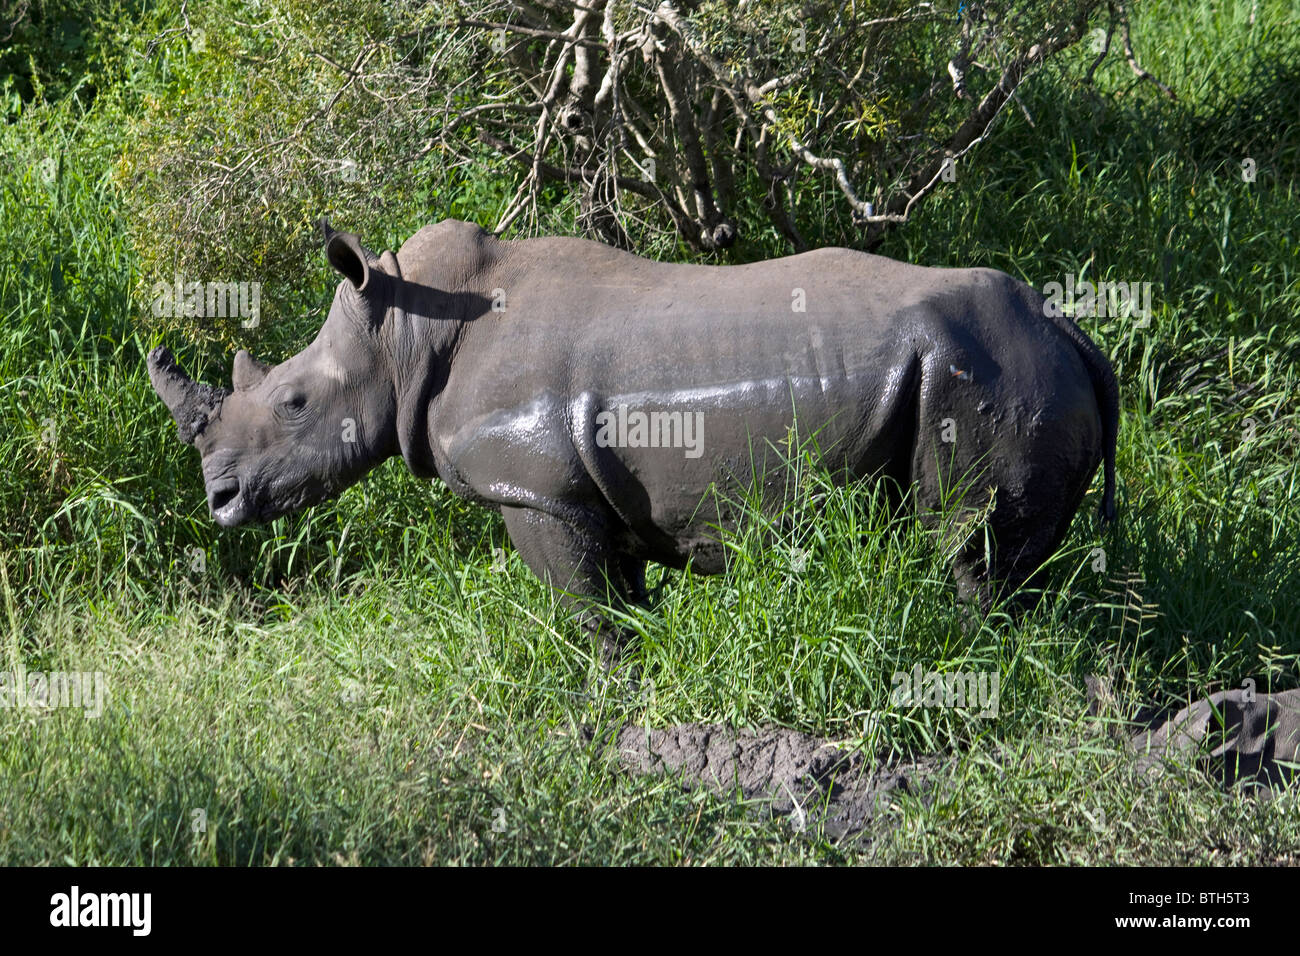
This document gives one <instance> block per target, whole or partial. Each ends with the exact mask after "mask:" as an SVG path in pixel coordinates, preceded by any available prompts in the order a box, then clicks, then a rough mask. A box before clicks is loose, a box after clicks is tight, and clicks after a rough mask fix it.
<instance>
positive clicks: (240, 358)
mask: <svg viewBox="0 0 1300 956" xmlns="http://www.w3.org/2000/svg"><path fill="white" fill-rule="evenodd" d="M269 371H271V366H269V365H265V364H263V363H262V362H259V361H258V360H257V359H255V358H253V356H252V355H251V354H249V352H248V350H247V349H240V350H239V351H238V352H236V353H235V371H234V385H235V391H237V392H243V391H246V390H247V389H250V388H256V387H257V386H258V385H260V384H262V379H264V378H266V373H267V372H269Z"/></svg>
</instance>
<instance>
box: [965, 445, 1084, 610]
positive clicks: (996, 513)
mask: <svg viewBox="0 0 1300 956" xmlns="http://www.w3.org/2000/svg"><path fill="white" fill-rule="evenodd" d="M1094 470H1095V468H1090V469H1085V470H1084V471H1082V473H1081V474H1080V475H1076V476H1073V477H1072V478H1071V477H1067V476H1061V480H1060V482H1059V484H1058V483H1056V482H1053V484H1054V485H1056V487H1053V488H1051V489H1047V488H1042V487H1038V488H1030V489H1028V490H1027V493H1026V494H1024V495H1021V496H1018V497H1011V496H1008V495H1006V494H1005V493H1003V494H1001V495H1000V496H999V498H998V500H997V502H996V504H995V506H994V508H993V511H992V513H991V514H990V515H989V517H988V522H987V530H988V536H987V539H986V537H985V535H984V533H983V528H980V529H978V530H977V531H976V532H975V533H974V534H972V535H971V536H970V538H969V539H968V540H967V541H966V542H965V544H964V546H963V547H962V548H961V549H960V550H958V552H957V554H956V556H955V557H954V558H953V561H952V572H953V577H954V579H955V580H956V582H957V589H958V595H959V596H960V598H961V599H962V600H964V601H968V602H970V603H972V604H977V605H978V606H979V609H980V611H981V612H982V613H985V614H987V613H988V611H989V610H990V609H991V608H992V606H993V604H994V603H995V602H996V601H998V600H999V599H1005V600H1006V601H1007V610H1009V611H1010V612H1011V613H1012V614H1013V615H1020V614H1023V613H1025V612H1027V611H1029V610H1031V609H1032V608H1033V607H1034V606H1035V605H1036V604H1037V603H1038V601H1039V600H1040V599H1041V597H1042V593H1043V591H1044V590H1045V588H1046V585H1047V568H1046V566H1045V565H1046V562H1047V561H1048V560H1049V559H1050V558H1051V557H1052V555H1053V554H1054V553H1055V552H1056V550H1057V549H1058V548H1059V547H1060V546H1061V543H1062V542H1063V541H1064V540H1065V537H1066V535H1067V534H1068V533H1069V530H1070V522H1071V521H1072V520H1073V519H1074V516H1075V514H1076V513H1077V512H1078V510H1079V505H1080V504H1081V503H1082V502H1083V498H1084V495H1085V494H1087V491H1088V485H1089V484H1090V482H1091V478H1092V472H1093V471H1094ZM989 557H991V558H992V567H989V561H988V559H989Z"/></svg>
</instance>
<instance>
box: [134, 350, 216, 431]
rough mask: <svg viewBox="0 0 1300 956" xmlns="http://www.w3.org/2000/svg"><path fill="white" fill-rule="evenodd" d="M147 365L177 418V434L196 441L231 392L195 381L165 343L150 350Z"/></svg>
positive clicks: (164, 402) (154, 385)
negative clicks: (177, 361)
mask: <svg viewBox="0 0 1300 956" xmlns="http://www.w3.org/2000/svg"><path fill="white" fill-rule="evenodd" d="M148 365H149V381H150V382H152V383H153V390H154V391H155V392H157V393H158V397H159V398H161V399H162V400H163V404H165V405H166V406H167V408H168V410H169V411H170V412H171V413H172V418H174V419H175V420H176V433H177V435H178V436H179V437H180V440H181V441H183V442H185V444H187V445H192V444H194V439H195V438H197V437H198V436H199V434H201V433H202V431H203V429H205V428H207V427H208V424H209V423H210V422H211V421H212V419H213V418H214V417H215V416H216V415H217V413H218V412H219V411H220V410H221V403H222V401H224V400H225V397H226V396H227V395H229V394H230V392H229V391H228V390H227V389H224V388H213V387H212V386H211V385H200V384H199V383H198V382H195V381H192V380H191V379H190V377H189V376H188V375H186V374H185V373H184V372H183V371H182V370H181V367H180V366H179V365H177V364H176V359H175V357H174V356H173V355H172V353H171V351H170V350H168V349H166V348H163V347H162V346H159V347H158V348H156V349H154V350H153V351H152V352H150V353H149V358H148Z"/></svg>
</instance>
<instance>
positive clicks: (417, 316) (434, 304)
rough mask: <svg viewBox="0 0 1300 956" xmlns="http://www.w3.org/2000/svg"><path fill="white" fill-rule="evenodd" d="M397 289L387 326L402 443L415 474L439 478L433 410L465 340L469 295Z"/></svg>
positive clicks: (403, 285) (404, 457)
mask: <svg viewBox="0 0 1300 956" xmlns="http://www.w3.org/2000/svg"><path fill="white" fill-rule="evenodd" d="M385 255H391V253H386V254H385ZM394 268H396V265H395V263H394ZM398 274H399V276H400V273H398ZM396 289H397V293H396V294H395V295H394V297H393V302H392V305H391V306H390V311H389V316H388V326H389V328H390V335H389V353H390V356H391V362H392V369H393V390H394V394H395V395H396V397H397V422H396V424H397V443H398V447H399V449H400V450H401V454H402V460H403V461H405V462H406V467H407V468H408V469H409V470H410V471H411V474H413V475H415V476H417V477H419V478H437V477H439V473H438V467H437V462H436V459H435V456H434V452H433V448H432V446H431V444H430V439H429V412H430V406H431V405H432V404H433V403H434V402H435V401H436V400H437V398H438V395H439V394H440V393H441V392H442V389H443V386H444V385H445V384H446V381H447V375H448V372H449V371H450V367H451V357H452V355H453V354H454V352H455V350H456V345H457V343H458V342H459V339H460V334H461V330H462V328H463V322H462V321H461V319H462V315H463V313H464V304H463V302H462V301H461V300H462V299H463V298H464V296H463V295H462V294H460V293H445V292H441V291H439V290H437V289H433V288H430V287H428V286H422V285H416V284H415V283H412V282H405V281H399V282H398V283H397V284H396Z"/></svg>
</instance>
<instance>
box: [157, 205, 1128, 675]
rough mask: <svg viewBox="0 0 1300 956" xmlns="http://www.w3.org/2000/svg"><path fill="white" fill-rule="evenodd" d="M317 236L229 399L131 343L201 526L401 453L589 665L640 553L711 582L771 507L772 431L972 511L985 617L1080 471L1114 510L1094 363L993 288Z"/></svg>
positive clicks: (900, 495) (463, 226)
mask: <svg viewBox="0 0 1300 956" xmlns="http://www.w3.org/2000/svg"><path fill="white" fill-rule="evenodd" d="M322 225H323V228H324V232H325V253H326V257H327V259H328V261H329V262H330V264H331V265H332V266H333V267H334V269H336V270H337V271H338V272H339V273H340V274H341V275H342V279H341V281H340V282H339V284H338V287H337V290H336V292H335V294H334V300H333V304H332V306H331V308H330V312H329V316H328V318H327V319H326V321H325V323H324V325H323V326H322V328H321V330H320V332H319V334H318V335H317V336H316V339H315V341H313V342H312V343H311V344H310V345H309V346H308V347H307V348H306V349H304V350H303V351H302V352H300V353H299V354H297V355H295V356H293V357H292V358H290V359H287V360H286V361H284V362H283V363H281V364H279V365H276V366H275V367H268V366H266V365H264V364H262V363H260V362H258V361H257V360H255V359H254V358H253V357H252V356H251V355H249V353H248V352H247V351H243V350H241V351H239V352H237V353H236V355H235V359H234V373H233V385H234V388H233V390H228V389H224V388H215V387H211V386H207V385H201V384H198V383H195V382H193V381H191V380H190V379H189V378H187V377H186V375H185V374H184V372H183V371H182V370H181V369H180V368H179V367H178V366H177V364H176V362H175V360H174V358H173V357H172V355H171V353H170V352H168V351H167V350H166V349H165V348H156V349H154V350H153V351H152V352H151V353H150V354H149V357H148V368H149V374H150V378H151V381H152V383H153V386H154V388H155V390H156V391H157V392H158V394H159V396H160V397H161V398H162V400H163V401H164V402H165V403H166V405H167V407H168V408H169V409H170V411H171V413H172V415H173V417H174V419H175V421H176V423H177V427H178V432H179V436H180V438H181V440H182V441H184V442H187V443H192V444H193V445H194V446H195V447H197V449H198V451H199V453H200V455H201V456H202V468H203V477H204V482H205V485H206V489H207V496H208V505H209V507H210V510H211V514H212V517H213V518H214V519H215V520H216V521H217V523H218V524H220V525H223V526H226V527H231V526H235V525H241V524H244V523H245V522H251V521H267V520H269V519H271V518H274V517H275V516H277V515H282V514H285V513H287V512H292V511H294V510H296V509H300V508H303V507H306V506H308V505H312V504H314V503H317V502H320V501H322V500H324V499H327V498H330V497H332V496H334V495H337V494H338V493H339V492H341V491H342V490H343V489H344V488H346V487H347V486H349V485H351V484H353V483H354V482H356V481H358V480H359V479H360V478H361V477H362V476H363V475H365V474H366V472H368V471H369V470H370V469H372V468H374V467H375V466H376V465H378V464H379V463H380V462H382V461H384V460H385V459H387V458H389V457H390V456H393V455H398V454H400V455H401V456H402V458H403V459H404V460H405V462H406V465H407V466H408V468H409V469H410V470H411V471H412V472H413V473H414V474H416V475H418V476H421V477H427V478H435V477H436V478H439V479H441V480H442V481H443V482H445V483H446V485H447V486H448V487H449V488H450V489H451V490H452V491H453V492H454V493H456V494H457V495H460V496H463V497H465V498H468V499H471V500H473V501H476V502H479V503H481V504H483V505H485V506H487V507H490V508H492V509H495V510H497V511H499V512H500V514H501V515H502V517H503V518H504V522H505V527H506V530H507V532H508V534H509V536H510V539H511V542H512V543H513V545H514V546H515V548H516V549H517V550H518V551H519V553H520V555H521V556H522V558H523V560H524V562H525V563H526V564H527V565H528V567H529V568H531V569H532V571H533V572H534V573H536V574H537V575H538V576H539V577H540V578H542V579H543V580H544V581H548V582H549V583H550V584H551V585H552V587H554V588H555V589H556V590H557V591H558V592H560V593H561V595H562V597H563V600H564V601H566V602H567V603H569V604H570V605H574V606H575V607H574V610H575V611H576V612H577V613H578V614H579V616H581V617H582V618H583V619H584V621H585V623H586V624H587V625H588V626H589V627H590V628H591V629H593V630H594V631H596V632H598V634H599V635H600V637H601V639H602V644H603V647H604V650H605V656H606V659H607V660H612V659H616V658H617V656H618V653H619V651H620V648H621V643H622V641H621V637H620V634H619V632H618V629H617V628H614V627H612V626H610V625H609V624H608V623H607V618H606V617H604V616H602V615H601V612H600V605H601V603H602V602H603V603H605V604H606V605H608V604H610V603H612V602H615V601H619V602H639V601H644V600H645V599H646V592H645V566H646V562H647V561H655V562H659V563H661V564H663V565H667V566H669V567H673V568H684V567H687V566H688V565H689V566H690V567H691V568H692V569H693V570H694V571H697V572H702V573H709V574H711V573H717V572H720V571H723V570H724V567H725V565H726V563H727V561H726V555H727V549H726V547H725V545H724V543H723V537H724V534H725V532H726V531H727V530H728V529H729V528H731V527H734V524H735V521H736V520H737V512H736V509H735V508H734V507H733V504H734V502H736V501H737V500H739V498H740V497H742V496H743V494H744V492H745V491H746V489H749V490H750V491H753V490H754V489H757V490H758V496H759V499H760V500H761V501H764V502H767V503H769V504H775V505H780V504H781V502H782V501H783V499H784V497H785V495H786V490H787V488H788V487H789V482H788V481H787V480H786V479H787V477H788V475H784V474H782V471H783V462H782V458H783V456H784V455H785V454H786V452H784V451H780V449H783V448H784V449H787V450H788V448H789V447H790V446H789V444H783V443H788V442H789V441H790V439H791V437H792V436H798V438H799V439H800V441H803V440H804V439H806V440H807V441H808V442H809V443H810V444H809V446H808V447H812V448H814V449H815V455H816V460H817V461H818V463H819V464H821V465H823V466H825V468H827V469H828V470H829V471H830V472H831V473H832V474H833V475H835V476H837V477H839V478H842V479H843V480H845V481H852V480H860V479H861V480H866V479H871V480H878V481H885V482H887V483H888V487H889V488H890V489H891V492H890V494H891V497H893V498H894V499H895V500H896V501H897V502H898V503H899V504H900V505H905V504H910V505H911V506H912V508H913V509H914V510H915V511H916V512H917V513H919V514H920V515H921V516H922V517H924V518H926V519H927V520H932V519H933V516H934V515H936V514H938V513H939V511H940V508H941V506H942V505H943V504H944V502H945V500H948V501H950V500H951V499H953V498H954V497H957V498H960V499H961V500H963V501H966V502H969V503H970V507H971V508H972V509H976V510H977V509H980V508H982V513H983V514H984V515H985V516H986V521H987V530H988V532H989V534H988V535H983V534H979V535H972V536H971V537H970V540H967V541H966V542H965V543H964V544H961V545H959V546H958V547H957V548H956V549H955V550H956V555H955V557H954V558H953V561H952V569H953V573H954V577H955V579H956V582H957V584H958V591H959V594H960V595H962V596H963V597H965V598H967V599H969V600H972V601H975V602H978V603H979V604H981V605H983V606H985V607H987V606H988V604H989V603H990V602H991V601H992V600H994V599H995V597H996V596H997V594H998V593H999V592H1005V593H1014V592H1016V591H1017V590H1020V589H1024V588H1026V587H1028V586H1030V585H1035V586H1036V584H1037V582H1038V581H1040V580H1041V572H1042V565H1043V562H1044V560H1045V559H1046V558H1048V557H1049V556H1050V555H1051V554H1052V553H1053V551H1054V550H1055V549H1056V548H1057V547H1058V545H1059V544H1060V543H1061V541H1062V539H1063V538H1064V536H1065V534H1066V531H1067V529H1068V527H1069V525H1070V522H1071V519H1072V518H1073V516H1074V514H1075V512H1076V510H1077V509H1078V507H1079V505H1080V503H1081V501H1082V499H1083V497H1084V494H1085V492H1086V491H1087V489H1088V488H1089V486H1090V483H1091V481H1092V478H1093V475H1094V473H1095V471H1096V469H1097V466H1098V465H1099V464H1100V463H1101V462H1102V461H1103V460H1104V462H1105V482H1104V491H1103V496H1102V502H1101V508H1100V510H1101V512H1102V519H1103V521H1108V520H1110V519H1113V517H1114V514H1115V500H1114V499H1115V440H1116V431H1117V427H1118V395H1117V389H1116V382H1115V377H1114V375H1113V373H1112V370H1111V367H1110V364H1109V363H1108V362H1107V360H1106V358H1105V356H1104V355H1103V354H1102V353H1101V352H1100V351H1099V350H1098V349H1097V347H1096V346H1095V345H1094V344H1093V343H1092V342H1091V341H1090V340H1089V339H1088V337H1087V336H1086V335H1084V333H1083V332H1081V331H1080V330H1079V328H1078V327H1077V326H1076V325H1075V324H1074V323H1073V322H1072V321H1071V320H1070V319H1069V318H1068V317H1065V316H1061V315H1059V314H1055V313H1054V310H1053V309H1052V308H1051V307H1050V302H1049V301H1048V300H1045V299H1044V297H1043V296H1042V295H1040V294H1039V293H1038V292H1036V291H1035V290H1034V289H1032V288H1031V287H1029V286H1028V285H1026V284H1024V283H1022V282H1020V281H1018V280H1016V279H1013V278H1012V277H1010V276H1008V275H1006V274H1004V273H1001V272H997V271H994V270H991V269H981V268H971V269H951V268H927V267H922V266H916V265H909V264H905V263H901V262H897V261H893V260H890V259H887V258H882V257H880V256H875V255H870V254H867V253H863V252H857V251H853V250H849V249H838V248H826V249H819V250H816V251H812V252H807V253H803V254H801V255H795V256H790V257H787V258H781V259H774V260H770V261H765V262H756V263H752V264H747V265H729V266H712V265H684V264H669V263H662V262H656V261H652V260H649V259H645V258H641V257H638V256H636V255H633V254H631V253H628V252H624V251H620V250H618V249H614V248H611V247H609V246H605V245H602V244H600V243H597V242H593V241H589V240H585V239H577V238H566V237H554V238H530V239H517V240H500V239H498V238H496V237H494V236H493V235H491V234H490V233H488V232H486V231H484V230H483V229H481V228H479V227H478V226H476V225H472V224H468V223H464V222H459V221H456V220H450V219H449V220H444V221H442V222H439V223H437V224H434V225H429V226H426V227H424V228H422V229H421V230H419V232H417V233H416V234H415V235H414V236H412V237H411V238H410V239H409V240H407V241H406V242H405V243H403V245H402V247H401V249H400V250H399V251H398V252H397V254H393V253H392V252H391V251H386V252H384V253H382V254H381V255H376V254H375V253H373V252H371V251H369V250H367V249H366V248H364V247H363V246H362V244H361V242H360V241H359V239H358V237H357V236H356V235H353V234H351V233H347V232H341V231H335V230H333V229H332V228H330V226H329V225H328V223H322ZM751 500H752V499H751Z"/></svg>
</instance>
